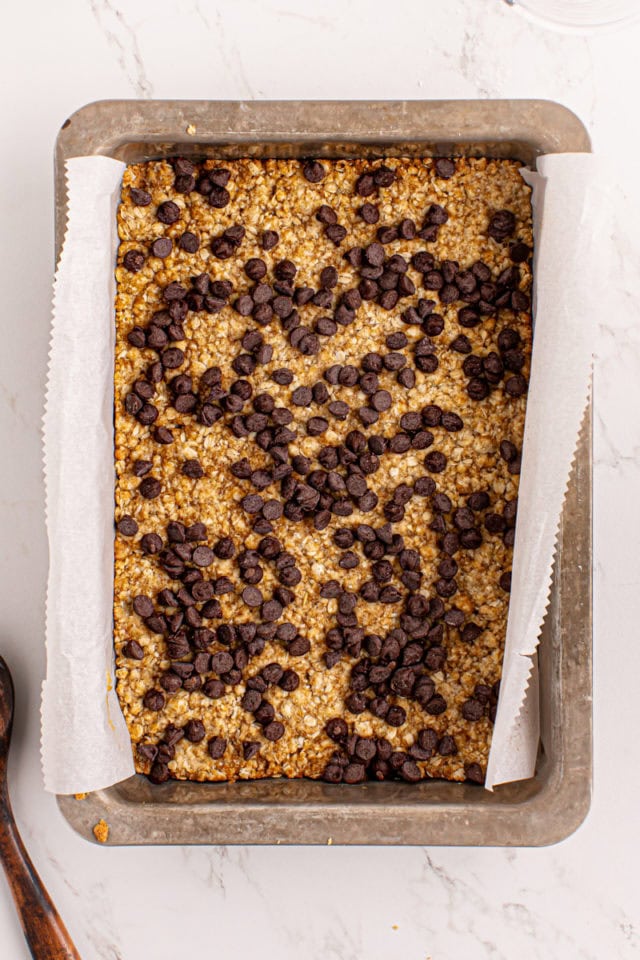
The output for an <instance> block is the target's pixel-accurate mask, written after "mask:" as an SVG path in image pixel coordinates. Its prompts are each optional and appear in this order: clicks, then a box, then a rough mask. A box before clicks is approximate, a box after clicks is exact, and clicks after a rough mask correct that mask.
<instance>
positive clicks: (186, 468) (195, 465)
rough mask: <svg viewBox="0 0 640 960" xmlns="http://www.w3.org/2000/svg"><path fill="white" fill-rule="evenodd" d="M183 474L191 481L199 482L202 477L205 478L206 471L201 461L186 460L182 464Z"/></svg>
mask: <svg viewBox="0 0 640 960" xmlns="http://www.w3.org/2000/svg"><path fill="white" fill-rule="evenodd" d="M181 472H182V473H183V474H184V475H185V477H189V478H190V479H191V480H199V479H200V478H201V477H204V469H203V467H202V464H201V463H200V461H199V460H195V459H193V460H185V462H184V463H183V464H182V467H181Z"/></svg>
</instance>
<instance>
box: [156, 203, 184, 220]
mask: <svg viewBox="0 0 640 960" xmlns="http://www.w3.org/2000/svg"><path fill="white" fill-rule="evenodd" d="M156 217H157V218H158V220H159V221H160V223H166V224H171V223H175V222H176V220H179V219H180V207H179V206H178V204H177V203H174V202H173V200H165V202H164V203H161V204H160V206H159V207H158V209H157V211H156Z"/></svg>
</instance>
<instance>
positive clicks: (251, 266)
mask: <svg viewBox="0 0 640 960" xmlns="http://www.w3.org/2000/svg"><path fill="white" fill-rule="evenodd" d="M244 272H245V273H246V275H247V276H248V277H249V279H250V280H261V279H262V278H263V277H264V276H265V274H266V272H267V265H266V263H265V262H264V260H262V259H261V258H260V257H252V258H251V259H250V260H247V262H246V263H245V265H244Z"/></svg>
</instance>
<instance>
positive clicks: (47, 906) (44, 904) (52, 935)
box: [0, 657, 81, 960]
mask: <svg viewBox="0 0 640 960" xmlns="http://www.w3.org/2000/svg"><path fill="white" fill-rule="evenodd" d="M13 701H14V697H13V681H12V680H11V674H10V673H9V668H8V667H7V665H6V663H5V662H4V660H3V659H2V657H0V859H2V865H3V867H4V869H5V873H6V875H7V880H8V881H9V887H10V888H11V893H12V894H13V899H14V900H15V903H16V907H17V908H18V913H19V914H20V920H21V922H22V929H23V931H24V935H25V939H26V941H27V943H28V945H29V949H30V950H31V956H32V957H33V958H34V960H81V958H80V954H79V953H78V951H77V950H76V948H75V947H74V945H73V943H72V941H71V937H70V936H69V934H68V933H67V930H66V928H65V925H64V923H63V922H62V920H61V919H60V917H59V916H58V912H57V910H56V908H55V907H54V905H53V903H52V902H51V899H50V897H49V894H48V893H47V891H46V890H45V888H44V886H43V884H42V880H41V879H40V877H39V876H38V874H37V873H36V870H35V867H34V866H33V864H32V863H31V860H30V859H29V855H28V853H27V851H26V850H25V848H24V844H23V842H22V839H21V837H20V834H19V833H18V828H17V826H16V823H15V820H14V819H13V813H12V811H11V802H10V800H9V790H8V786H7V758H8V756H9V745H10V743H11V728H12V726H13Z"/></svg>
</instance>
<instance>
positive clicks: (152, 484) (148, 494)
mask: <svg viewBox="0 0 640 960" xmlns="http://www.w3.org/2000/svg"><path fill="white" fill-rule="evenodd" d="M138 490H139V491H140V495H141V496H143V497H144V498H145V500H155V498H156V497H159V496H160V492H161V490H162V485H161V483H160V481H159V480H156V478H155V477H145V478H144V480H142V481H141V483H140V486H139V487H138Z"/></svg>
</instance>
